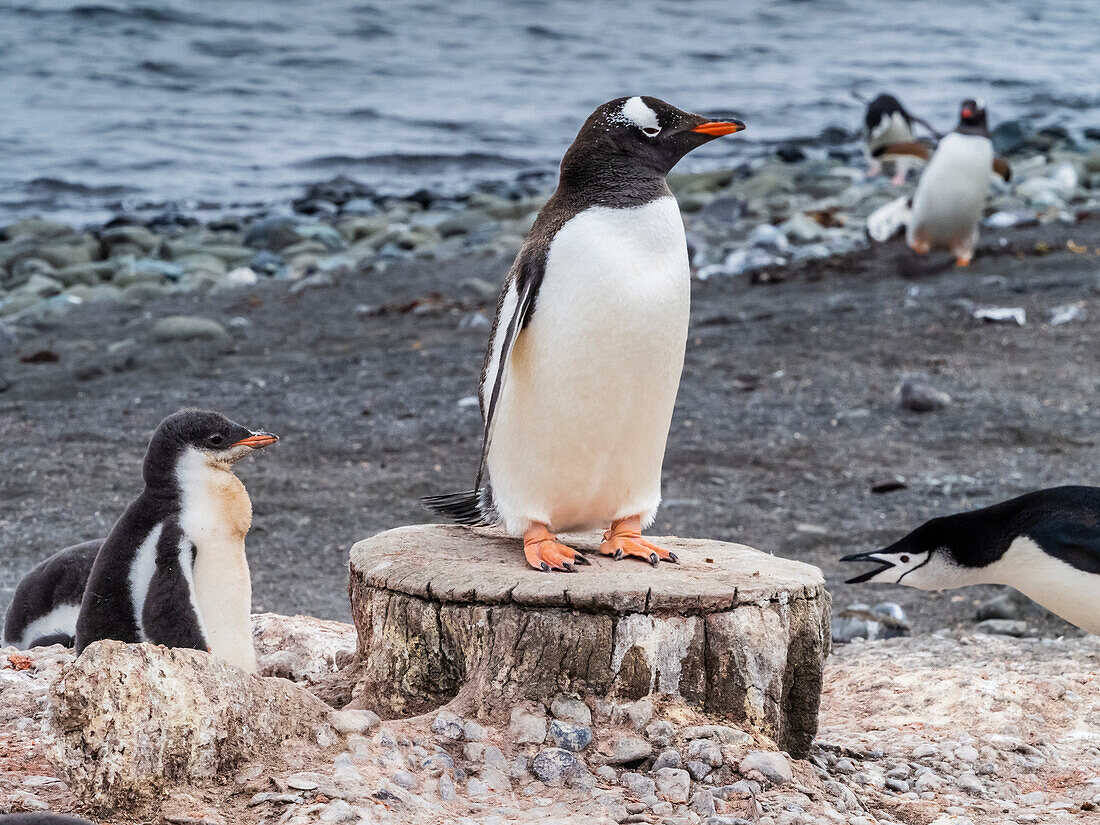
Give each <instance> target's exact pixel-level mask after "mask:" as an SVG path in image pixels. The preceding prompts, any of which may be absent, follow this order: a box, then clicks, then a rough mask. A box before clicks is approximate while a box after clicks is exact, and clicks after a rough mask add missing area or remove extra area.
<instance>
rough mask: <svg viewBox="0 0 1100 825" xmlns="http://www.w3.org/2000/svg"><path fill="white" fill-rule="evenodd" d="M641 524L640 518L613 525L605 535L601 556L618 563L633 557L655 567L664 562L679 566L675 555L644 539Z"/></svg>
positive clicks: (624, 520) (601, 546)
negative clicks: (610, 557)
mask: <svg viewBox="0 0 1100 825" xmlns="http://www.w3.org/2000/svg"><path fill="white" fill-rule="evenodd" d="M640 524H641V519H639V518H631V519H623V520H621V521H617V522H615V523H614V524H612V525H611V529H610V530H608V531H607V532H606V533H604V534H603V543H602V544H601V545H600V554H601V555H604V556H612V557H614V558H615V560H616V561H618V560H619V559H621V558H623V557H624V556H633V557H634V558H639V559H643V560H645V561H648V562H649V563H650V564H652V565H653V566H654V567H656V566H657V565H658V564H660V563H661V562H662V561H667V562H672V563H673V564H678V563H679V561H680V560H679V559H678V558H677V557H676V554H675V553H673V552H671V551H669V550H666V549H665V548H663V547H660V546H658V545H656V544H654V543H653V542H651V541H648V540H647V539H644V538H642V533H641V530H640V529H639V527H640Z"/></svg>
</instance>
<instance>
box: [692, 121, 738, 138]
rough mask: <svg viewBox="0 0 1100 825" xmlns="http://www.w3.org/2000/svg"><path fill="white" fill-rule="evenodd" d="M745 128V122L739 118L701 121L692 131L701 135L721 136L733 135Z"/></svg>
mask: <svg viewBox="0 0 1100 825" xmlns="http://www.w3.org/2000/svg"><path fill="white" fill-rule="evenodd" d="M744 128H745V124H744V123H742V122H741V121H739V120H709V121H707V122H706V123H700V124H699V125H698V126H696V127H695V128H694V129H692V130H691V131H693V132H698V133H699V134H701V135H710V136H711V137H721V136H722V135H732V134H734V133H735V132H740V131H741V130H742V129H744Z"/></svg>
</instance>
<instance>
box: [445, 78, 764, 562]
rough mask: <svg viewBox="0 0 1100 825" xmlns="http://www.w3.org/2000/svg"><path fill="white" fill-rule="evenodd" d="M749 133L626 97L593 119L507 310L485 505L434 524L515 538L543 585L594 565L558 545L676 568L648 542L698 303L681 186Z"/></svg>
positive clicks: (476, 499) (496, 365) (485, 388)
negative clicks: (697, 163) (690, 163)
mask: <svg viewBox="0 0 1100 825" xmlns="http://www.w3.org/2000/svg"><path fill="white" fill-rule="evenodd" d="M743 128H744V124H742V123H740V122H739V121H735V120H712V119H710V118H706V117H702V116H700V115H693V114H689V113H687V112H684V111H681V110H680V109H677V108H676V107H674V106H670V105H669V104H668V103H665V102H664V101H663V100H658V99H657V98H654V97H621V98H618V99H616V100H612V101H610V102H608V103H605V104H603V105H602V106H600V107H599V108H598V109H596V111H595V112H593V113H592V115H591V116H589V118H588V120H587V121H585V123H584V125H583V126H582V127H581V130H580V132H579V133H578V135H577V137H576V139H575V140H574V141H573V143H572V145H571V146H570V147H569V149H568V150H567V151H566V153H565V157H564V158H563V159H562V162H561V174H560V176H559V180H558V188H557V190H556V191H555V192H554V194H553V196H552V197H551V198H550V200H549V201H548V202H547V203H546V205H545V206H544V207H543V209H542V211H540V212H539V214H538V217H537V218H536V219H535V223H534V225H533V227H532V229H531V233H530V234H529V235H528V237H527V240H526V241H525V243H524V245H523V247H522V248H521V249H520V252H519V255H518V256H517V257H516V261H515V263H514V264H513V265H512V269H511V271H510V272H509V273H508V277H507V278H506V280H505V283H504V288H503V290H502V292H501V296H500V301H499V303H498V305H497V314H496V320H495V321H494V323H493V330H492V333H491V335H490V340H489V346H488V350H487V352H486V357H485V362H484V367H483V369H482V377H481V387H480V393H479V395H480V400H481V410H482V416H483V421H484V426H483V430H482V450H481V463H480V465H479V469H478V474H477V479H476V481H475V484H474V490H472V491H470V492H466V493H457V494H454V495H450V496H436V497H433V498H429V499H425V503H426V504H427V506H428V507H429V508H431V509H432V510H434V511H435V512H437V513H440V514H442V515H445V516H447V517H448V518H451V519H454V520H456V521H458V522H460V523H464V524H488V523H501V522H502V523H503V524H504V527H505V529H506V530H507V531H508V532H510V533H512V534H513V535H522V536H523V547H524V555H525V557H526V559H527V562H528V563H529V564H530V565H531V566H532V567H534V568H535V569H536V570H543V571H549V570H566V571H570V572H573V571H575V565H576V564H585V563H587V562H586V560H585V559H584V557H583V556H581V555H580V554H578V553H577V552H576V551H575V550H573V549H572V548H570V547H567V546H566V545H564V544H562V543H561V542H559V541H558V540H557V537H556V536H555V533H556V532H559V531H564V530H583V529H590V528H594V527H606V526H607V525H609V524H610V528H609V529H608V530H607V531H606V532H605V533H604V541H603V543H602V544H601V545H600V553H602V554H604V555H609V556H613V557H615V558H621V557H623V556H634V557H637V558H641V559H644V560H646V561H649V562H650V563H652V564H657V563H658V561H659V560H661V559H664V560H665V561H675V560H676V558H675V556H674V555H673V554H671V553H669V552H668V551H667V550H665V549H664V548H661V547H658V546H657V545H655V544H652V543H651V542H649V541H647V540H645V539H643V538H642V536H641V530H642V529H643V527H645V526H647V525H648V524H650V523H651V522H652V521H653V518H654V516H655V514H656V512H657V506H658V504H659V503H660V499H661V464H662V461H663V458H664V451H665V441H666V440H667V438H668V430H669V426H670V424H671V420H672V409H673V406H674V404H675V401H676V392H677V388H678V387H679V383H680V372H681V369H682V368H683V363H684V350H685V345H686V343H687V331H688V302H689V298H690V293H691V275H690V270H689V266H688V256H687V242H686V240H685V236H684V223H683V219H682V217H681V216H680V210H679V207H678V205H677V203H676V199H675V198H674V197H673V196H672V192H671V191H670V190H669V188H668V184H667V183H666V182H665V176H666V175H667V174H668V172H669V171H670V170H671V169H672V168H673V167H674V166H675V165H676V163H677V162H678V161H679V160H680V159H681V158H682V157H684V155H686V154H687V153H688V152H690V151H692V150H693V149H696V148H698V147H700V146H702V145H703V144H705V143H709V142H710V141H711V140H714V139H715V138H717V137H719V136H720V135H728V134H733V133H734V132H739V131H741V130H742V129H743ZM485 471H487V472H488V476H489V484H488V485H487V486H486V487H484V488H482V486H481V480H482V475H483V472H485Z"/></svg>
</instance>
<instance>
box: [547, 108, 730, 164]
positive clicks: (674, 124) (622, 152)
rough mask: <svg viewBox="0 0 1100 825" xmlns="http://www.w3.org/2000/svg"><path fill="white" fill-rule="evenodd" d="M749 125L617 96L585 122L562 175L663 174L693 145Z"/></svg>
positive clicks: (563, 162) (692, 147)
mask: <svg viewBox="0 0 1100 825" xmlns="http://www.w3.org/2000/svg"><path fill="white" fill-rule="evenodd" d="M744 128H745V124H744V123H742V122H741V121H739V120H728V119H727V120H714V119H711V118H707V117H703V116H702V115H693V114H690V113H688V112H684V111H682V110H680V109H677V108H676V107H675V106H671V105H669V104H668V103H665V102H664V101H663V100H658V99H657V98H655V97H620V98H616V99H615V100H611V101H608V102H607V103H605V104H603V105H602V106H600V107H599V108H598V109H596V111H594V112H593V113H592V114H591V115H589V117H588V120H586V121H585V122H584V125H583V126H582V127H581V130H580V132H578V133H577V137H576V139H575V140H574V141H573V145H572V146H570V147H569V150H568V151H567V152H566V153H565V157H564V158H563V159H562V164H561V170H562V178H563V180H564V179H566V178H568V177H569V176H570V175H571V174H572V175H578V176H581V175H585V174H590V173H593V172H597V173H598V171H599V169H600V168H601V167H604V168H615V169H622V170H624V171H626V172H627V173H629V172H636V173H638V174H647V173H648V174H651V175H653V174H655V175H659V176H660V177H662V178H663V177H664V176H665V175H667V174H668V173H669V171H671V169H672V167H673V166H675V165H676V164H677V163H678V162H679V160H680V158H682V157H683V156H684V155H686V154H687V153H688V152H690V151H691V150H692V149H695V148H697V147H699V146H702V145H703V144H704V143H709V142H710V141H712V140H714V139H715V138H717V137H721V136H722V135H732V134H733V133H735V132H740V131H741V130H742V129H744Z"/></svg>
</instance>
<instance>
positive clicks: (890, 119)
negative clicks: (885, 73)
mask: <svg viewBox="0 0 1100 825" xmlns="http://www.w3.org/2000/svg"><path fill="white" fill-rule="evenodd" d="M857 99H861V98H857ZM914 123H919V124H920V125H921V126H923V127H924V128H926V129H927V130H928V131H929V132H931V133H932V134H933V135H934V136H935V137H936V139H937V140H938V139H939V137H940V135H939V133H938V132H936V130H935V129H933V128H932V127H931V126H929V125H928V124H927V123H926V122H925V121H924V120H921V119H920V118H919V117H915V116H914V115H912V114H910V113H909V112H907V111H906V110H905V107H904V106H902V105H901V101H900V100H898V99H897V98H896V97H894V96H893V95H890V94H886V93H883V94H880V95H879V96H878V97H876V98H875V99H874V100H872V101H871V102H870V103H868V104H867V110H866V112H865V113H864V116H863V139H864V141H865V142H866V144H867V155H868V157H869V158H870V161H871V168H870V169H869V170H868V172H867V174H868V175H869V176H871V175H877V174H878V173H879V172H880V171H881V166H882V164H881V162H880V160H879V158H878V154H879V153H880V152H881V150H882V149H883V148H885V147H887V146H890V145H892V144H897V143H910V142H912V141H913V139H914V138H913V124H914ZM890 160H891V161H892V162H893V164H894V177H893V180H892V181H891V182H892V183H893V184H894V185H895V186H901V185H902V184H903V183H905V176H906V173H907V172H908V171H909V164H910V160H911V157H910V156H905V155H899V156H897V157H894V158H891V159H890Z"/></svg>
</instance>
